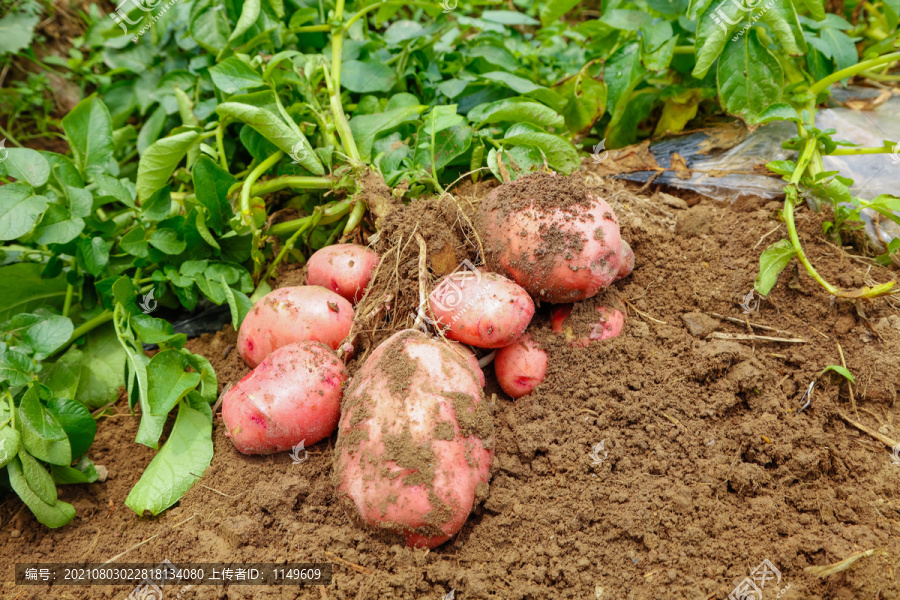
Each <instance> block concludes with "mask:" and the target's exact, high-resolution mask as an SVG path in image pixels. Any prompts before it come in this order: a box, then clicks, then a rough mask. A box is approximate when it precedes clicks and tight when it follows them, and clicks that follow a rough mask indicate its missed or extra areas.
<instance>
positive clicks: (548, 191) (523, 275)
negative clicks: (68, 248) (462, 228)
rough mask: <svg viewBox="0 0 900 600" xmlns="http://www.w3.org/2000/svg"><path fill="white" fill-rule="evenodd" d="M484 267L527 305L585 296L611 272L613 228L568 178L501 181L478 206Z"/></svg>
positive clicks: (616, 238) (609, 212)
mask: <svg viewBox="0 0 900 600" xmlns="http://www.w3.org/2000/svg"><path fill="white" fill-rule="evenodd" d="M478 228H479V231H480V233H481V240H482V242H483V244H484V251H485V260H486V263H487V266H488V268H490V269H491V270H492V271H496V272H497V273H501V274H503V275H506V276H508V277H510V278H511V279H512V280H513V281H515V282H516V283H518V284H519V285H521V286H522V287H523V288H525V290H527V291H528V293H529V294H531V297H532V298H534V299H535V300H540V301H546V302H553V303H563V302H575V301H578V300H583V299H585V298H590V297H591V296H594V295H595V294H597V292H599V291H600V290H602V289H604V288H606V287H607V286H609V285H610V284H611V283H612V282H613V281H614V280H615V278H616V276H617V275H618V274H619V265H620V260H621V250H622V248H621V238H620V235H619V223H618V220H617V219H616V215H615V213H614V212H613V209H612V208H611V207H610V206H609V204H607V203H606V201H605V200H603V199H602V198H600V197H598V196H596V195H595V194H593V193H591V192H590V191H588V190H587V188H585V187H584V185H583V184H582V183H580V182H577V181H576V180H575V179H574V178H572V177H563V176H561V175H555V174H547V173H536V174H534V175H530V176H528V177H523V178H521V179H517V180H516V181H513V182H510V183H504V184H503V185H501V186H499V187H498V188H496V189H494V190H492V191H491V193H490V194H488V195H487V197H486V198H485V199H484V201H483V202H482V204H481V209H480V214H479V222H478Z"/></svg>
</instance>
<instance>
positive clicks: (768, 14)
mask: <svg viewBox="0 0 900 600" xmlns="http://www.w3.org/2000/svg"><path fill="white" fill-rule="evenodd" d="M769 2H773V4H772V6H769V5H768V4H769ZM769 2H767V3H766V6H765V8H766V9H768V10H763V9H762V8H760V9H759V10H758V11H757V12H756V13H754V17H755V16H756V15H757V14H758V15H759V18H760V20H761V21H762V22H764V23H766V24H767V25H768V26H769V28H770V29H771V30H772V32H773V33H774V34H775V39H777V40H778V42H779V43H780V44H781V51H782V52H786V53H787V54H790V55H791V56H800V55H801V54H804V53H805V52H806V51H807V50H808V49H809V48H808V46H807V45H806V40H805V39H804V37H803V30H802V29H801V28H800V20H799V19H798V18H797V11H796V10H794V4H793V2H792V0H769Z"/></svg>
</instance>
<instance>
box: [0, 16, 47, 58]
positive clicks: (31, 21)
mask: <svg viewBox="0 0 900 600" xmlns="http://www.w3.org/2000/svg"><path fill="white" fill-rule="evenodd" d="M40 20H41V16H40V13H39V12H34V13H30V12H28V11H24V10H20V11H15V12H13V11H10V12H9V13H8V14H6V15H4V16H3V18H2V19H0V55H3V54H16V53H17V52H19V51H20V50H24V49H25V48H27V47H28V45H29V44H31V39H32V37H34V28H35V27H36V26H37V24H38V21H40Z"/></svg>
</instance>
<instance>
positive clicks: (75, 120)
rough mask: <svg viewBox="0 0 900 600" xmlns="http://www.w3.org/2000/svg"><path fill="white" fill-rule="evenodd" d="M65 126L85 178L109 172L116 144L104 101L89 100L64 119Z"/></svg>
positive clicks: (110, 119)
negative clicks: (89, 174) (107, 170)
mask: <svg viewBox="0 0 900 600" xmlns="http://www.w3.org/2000/svg"><path fill="white" fill-rule="evenodd" d="M62 126H63V130H65V132H66V137H67V138H68V140H69V147H70V148H71V149H72V154H73V155H74V156H75V166H76V167H78V171H79V172H80V173H81V174H82V175H83V176H86V175H87V173H88V172H89V171H91V172H94V173H96V172H104V171H106V169H107V166H108V164H109V163H110V161H111V160H112V158H113V150H114V143H113V132H112V118H111V117H110V115H109V110H108V109H107V108H106V105H105V104H104V103H103V101H102V100H101V99H100V98H99V97H97V95H96V94H93V95H91V96H88V97H87V98H85V99H84V100H82V101H81V102H79V103H78V105H77V106H76V107H75V108H73V109H72V110H71V111H70V112H69V114H67V115H66V116H65V117H63V120H62Z"/></svg>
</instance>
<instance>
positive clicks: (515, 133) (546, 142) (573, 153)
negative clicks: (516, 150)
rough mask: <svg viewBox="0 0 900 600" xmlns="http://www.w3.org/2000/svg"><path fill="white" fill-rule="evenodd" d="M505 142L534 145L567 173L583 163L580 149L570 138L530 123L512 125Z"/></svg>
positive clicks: (558, 169) (554, 166) (549, 162)
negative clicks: (576, 147) (577, 148)
mask: <svg viewBox="0 0 900 600" xmlns="http://www.w3.org/2000/svg"><path fill="white" fill-rule="evenodd" d="M503 144H504V145H507V144H508V145H513V146H518V145H525V146H534V147H535V148H537V149H538V150H540V151H541V152H543V153H544V155H545V156H546V157H547V163H548V164H549V165H550V166H551V167H553V168H554V169H556V170H557V171H559V172H561V173H563V174H565V175H568V174H570V173H572V172H574V171H575V169H577V168H578V167H579V166H580V165H581V159H579V158H578V151H577V150H575V147H574V146H573V145H572V144H571V143H570V142H569V141H568V140H566V139H565V138H562V137H560V136H558V135H553V134H552V133H547V132H546V131H543V130H541V129H540V128H538V127H535V126H534V125H529V124H528V123H519V124H516V125H513V126H512V127H510V128H509V129H508V130H507V132H506V135H505V136H504V137H503Z"/></svg>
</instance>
